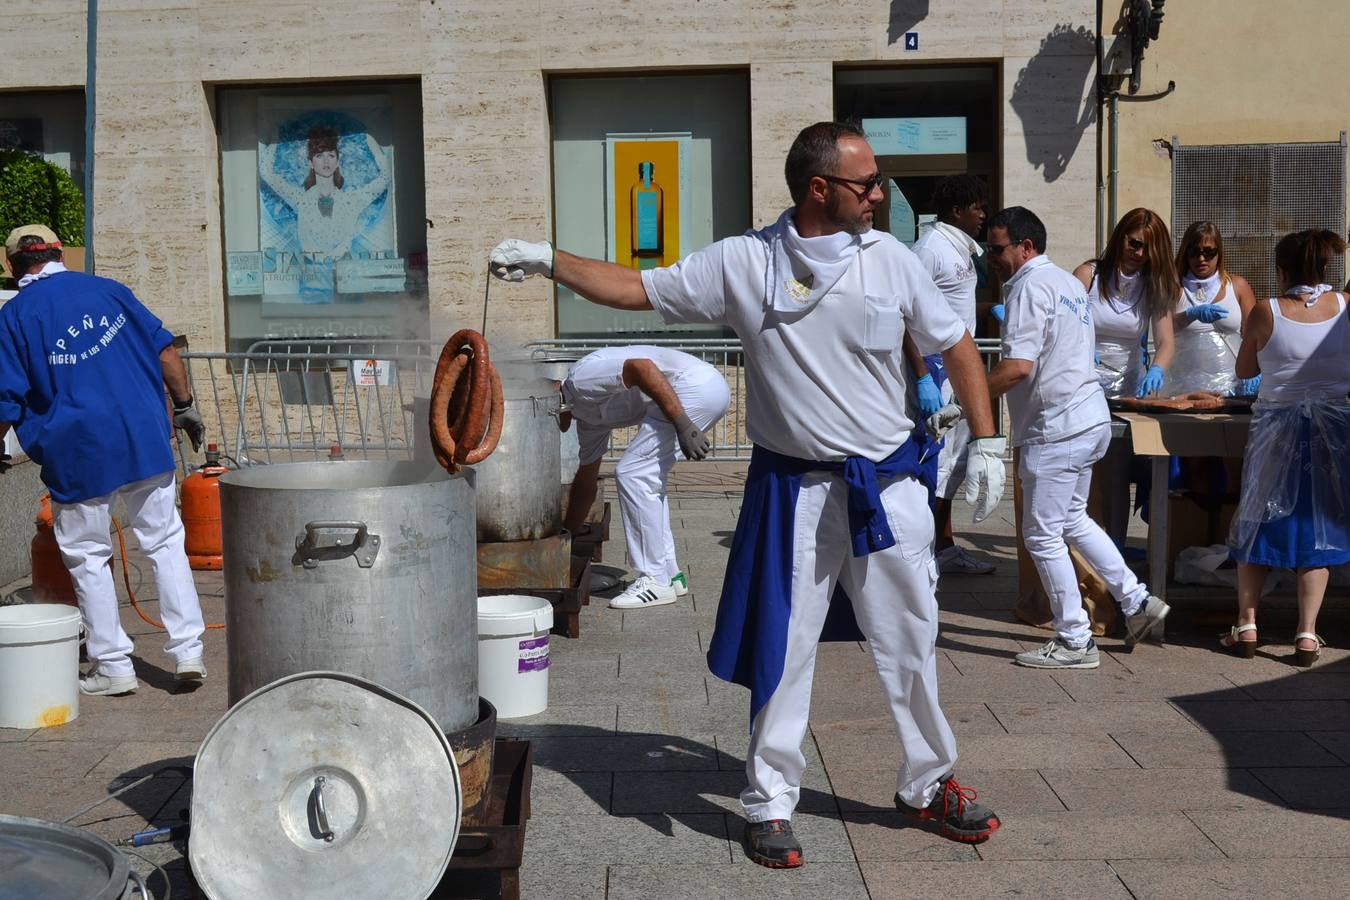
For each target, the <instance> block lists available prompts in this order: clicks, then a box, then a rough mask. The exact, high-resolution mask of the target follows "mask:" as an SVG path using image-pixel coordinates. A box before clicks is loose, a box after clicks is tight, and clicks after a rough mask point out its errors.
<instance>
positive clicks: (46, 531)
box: [29, 494, 80, 606]
mask: <svg viewBox="0 0 1350 900" xmlns="http://www.w3.org/2000/svg"><path fill="white" fill-rule="evenodd" d="M33 524H34V525H35V526H36V527H37V531H36V533H35V534H34V535H33V543H32V544H31V545H30V548H29V549H30V552H31V553H32V559H33V602H35V603H65V604H68V605H70V606H79V605H80V601H79V600H77V599H76V598H75V583H74V582H73V581H71V580H70V570H69V569H67V568H66V563H65V560H63V559H62V558H61V548H60V547H58V546H57V545H56V529H55V528H54V527H52V495H51V494H43V495H42V499H41V500H39V501H38V514H37V518H36V519H35V520H33Z"/></svg>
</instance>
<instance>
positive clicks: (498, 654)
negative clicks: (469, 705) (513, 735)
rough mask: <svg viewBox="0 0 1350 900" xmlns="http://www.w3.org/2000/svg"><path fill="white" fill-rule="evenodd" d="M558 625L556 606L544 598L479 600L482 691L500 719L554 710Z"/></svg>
mask: <svg viewBox="0 0 1350 900" xmlns="http://www.w3.org/2000/svg"><path fill="white" fill-rule="evenodd" d="M552 627H553V604H551V603H549V602H548V601H547V600H545V599H544V598H542V597H529V596H525V595H524V594H501V595H499V596H495V597H479V598H478V693H479V694H481V695H482V696H483V697H485V698H487V699H488V700H489V701H491V703H492V705H493V706H495V707H497V718H499V719H519V718H521V717H522V716H533V715H535V714H536V713H541V712H543V711H544V710H545V709H548V667H549V657H548V633H549V629H551V628H552Z"/></svg>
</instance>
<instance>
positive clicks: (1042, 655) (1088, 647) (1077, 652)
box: [1014, 638, 1101, 669]
mask: <svg viewBox="0 0 1350 900" xmlns="http://www.w3.org/2000/svg"><path fill="white" fill-rule="evenodd" d="M1014 661H1015V662H1016V663H1017V664H1018V665H1019V666H1027V667H1028V668H1031V669H1095V668H1097V666H1099V665H1101V654H1100V653H1099V652H1098V651H1097V642H1096V641H1094V640H1092V638H1088V642H1087V643H1086V644H1084V645H1083V646H1081V647H1074V646H1071V645H1069V644H1066V643H1064V641H1063V640H1061V639H1060V638H1051V639H1050V640H1049V641H1047V642H1046V643H1045V645H1044V646H1042V647H1038V648H1037V649H1035V650H1028V651H1026V652H1025V653H1019V654H1017V656H1016V657H1014Z"/></svg>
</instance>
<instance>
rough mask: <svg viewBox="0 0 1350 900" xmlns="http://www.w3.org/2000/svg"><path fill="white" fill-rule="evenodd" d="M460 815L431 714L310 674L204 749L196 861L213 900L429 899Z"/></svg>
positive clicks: (352, 680)
mask: <svg viewBox="0 0 1350 900" xmlns="http://www.w3.org/2000/svg"><path fill="white" fill-rule="evenodd" d="M462 805H463V800H462V797H461V794H460V784H459V770H458V768H457V767H456V765H455V761H454V756H453V754H452V752H451V749H450V745H449V743H448V742H447V741H446V738H445V734H444V733H443V732H442V731H441V729H440V727H439V726H438V725H437V724H436V722H435V721H434V720H433V719H432V718H431V717H430V716H429V715H427V713H426V711H425V710H423V709H422V708H421V707H420V706H418V705H417V704H415V703H413V702H412V701H411V700H408V699H407V698H406V697H403V696H401V695H399V694H396V693H394V692H393V691H390V690H387V689H385V688H383V687H380V686H379V685H377V684H375V683H373V682H370V681H366V680H365V679H362V678H358V677H356V676H354V675H347V674H343V673H340V672H302V673H300V674H298V675H290V676H287V677H286V678H281V679H278V680H277V681H274V682H272V683H271V684H269V685H266V686H265V687H262V688H259V689H258V690H256V691H254V692H253V693H252V694H249V695H248V696H247V697H245V698H244V699H243V700H240V701H239V702H238V703H236V704H235V705H234V707H233V708H231V709H230V711H229V712H227V713H226V714H225V716H224V717H223V718H222V719H221V720H220V721H219V722H217V723H216V724H215V727H213V728H212V729H211V731H210V732H209V733H208V734H207V735H206V739H205V740H204V741H202V746H201V749H200V750H198V751H197V762H196V769H195V772H194V775H193V786H192V831H191V834H192V838H191V840H190V841H189V842H188V856H189V861H190V863H191V865H192V871H193V874H194V875H195V877H196V879H197V882H198V883H199V884H200V885H201V887H202V889H203V890H204V891H205V892H206V894H207V896H209V897H211V898H213V900H234V898H254V897H269V896H281V895H282V894H284V895H285V896H286V897H289V898H296V900H302V898H310V897H313V898H332V897H342V896H346V897H379V896H384V895H386V894H388V893H389V892H390V890H391V888H392V887H393V886H397V893H398V895H399V896H407V897H423V898H425V897H428V896H430V894H431V892H432V891H433V890H435V888H436V885H437V884H438V883H439V882H440V880H441V876H442V875H443V874H444V873H445V868H446V866H447V865H448V864H449V862H450V855H451V853H452V852H453V851H454V849H455V841H456V840H457V838H458V837H459V818H460V812H461V809H462ZM282 885H284V886H285V888H284V891H282V894H279V893H277V891H278V888H279V887H280V886H282Z"/></svg>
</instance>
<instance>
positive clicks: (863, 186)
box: [818, 172, 886, 200]
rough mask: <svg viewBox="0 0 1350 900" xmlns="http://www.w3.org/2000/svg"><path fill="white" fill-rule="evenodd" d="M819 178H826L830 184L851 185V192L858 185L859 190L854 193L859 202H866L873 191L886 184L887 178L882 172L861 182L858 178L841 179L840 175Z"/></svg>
mask: <svg viewBox="0 0 1350 900" xmlns="http://www.w3.org/2000/svg"><path fill="white" fill-rule="evenodd" d="M818 177H820V178H824V179H825V180H826V181H828V182H829V183H830V184H846V185H849V189H850V190H852V188H853V186H854V185H856V186H857V188H858V190H857V191H855V192H854V196H856V197H857V198H858V199H859V200H865V199H866V198H867V197H868V196H869V195H870V194H871V193H872V192H873V191H875V190H876V189H877V188H879V187H881V186H882V185H883V184H885V183H886V176H885V175H882V174H881V173H880V172H878V173H877V174H875V175H873V176H872V177H871V178H868V179H866V180H865V181H859V180H858V179H856V178H840V177H839V176H838V175H821V176H818Z"/></svg>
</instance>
